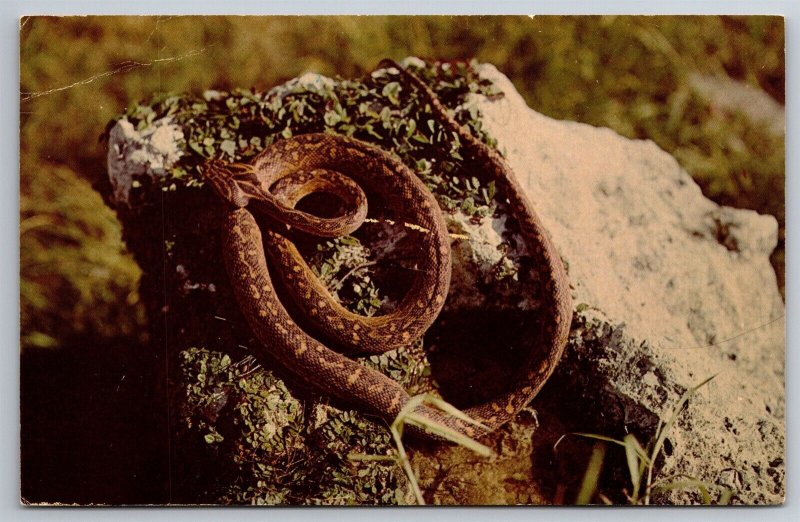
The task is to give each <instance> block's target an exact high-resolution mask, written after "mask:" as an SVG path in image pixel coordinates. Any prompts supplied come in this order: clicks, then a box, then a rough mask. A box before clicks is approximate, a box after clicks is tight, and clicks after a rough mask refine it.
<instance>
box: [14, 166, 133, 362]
mask: <svg viewBox="0 0 800 522" xmlns="http://www.w3.org/2000/svg"><path fill="white" fill-rule="evenodd" d="M40 175H41V176H46V177H47V182H46V183H41V182H36V181H35V180H34V179H32V178H30V177H23V178H22V180H21V191H22V197H21V198H20V305H21V311H20V312H21V314H20V315H21V317H20V320H21V330H22V348H23V349H26V348H57V347H64V345H65V344H67V343H68V341H70V340H75V339H77V338H78V337H80V336H84V338H85V339H94V340H95V341H99V342H110V341H111V340H114V339H119V338H128V339H131V340H133V341H134V342H136V341H138V340H141V339H142V335H143V334H142V331H143V326H144V310H143V308H142V306H141V304H140V302H139V293H138V291H137V288H136V284H137V281H138V280H139V275H140V271H139V268H138V267H137V266H136V265H135V264H133V263H132V262H131V261H130V259H129V258H128V257H127V256H126V255H125V253H124V248H123V245H122V240H121V238H120V231H119V225H118V223H117V221H116V219H115V216H114V214H113V212H111V211H110V210H109V209H108V208H107V207H105V205H103V202H102V200H101V199H100V197H99V196H98V194H97V193H96V192H95V191H94V190H92V187H91V186H89V184H88V183H87V182H86V181H85V180H82V179H80V178H79V177H78V176H77V175H76V174H75V173H74V172H72V171H71V170H70V169H68V168H66V167H59V166H56V165H51V164H43V165H42V171H41V172H40Z"/></svg>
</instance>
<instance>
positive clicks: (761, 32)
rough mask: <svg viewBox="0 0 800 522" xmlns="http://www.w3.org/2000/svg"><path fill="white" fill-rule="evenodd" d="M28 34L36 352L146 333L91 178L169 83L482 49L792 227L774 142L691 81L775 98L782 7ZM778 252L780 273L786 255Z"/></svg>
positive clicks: (73, 24) (360, 69) (519, 81)
mask: <svg viewBox="0 0 800 522" xmlns="http://www.w3.org/2000/svg"><path fill="white" fill-rule="evenodd" d="M20 41H21V91H22V92H23V93H34V94H31V95H25V94H23V98H22V100H23V101H22V102H21V154H22V173H21V175H22V180H21V224H22V230H21V256H22V260H21V264H22V266H21V276H22V286H21V294H22V295H21V305H22V338H23V346H26V347H27V346H38V347H55V346H59V345H63V344H64V343H70V342H74V341H75V337H76V336H77V337H79V338H80V337H81V336H83V335H90V336H92V337H93V338H98V339H106V338H115V339H118V338H130V337H131V336H133V337H134V338H136V337H137V334H136V331H137V330H138V329H139V328H140V327H141V324H142V323H141V321H142V317H141V313H140V312H139V311H138V310H137V309H136V306H135V305H136V303H137V300H138V295H137V293H136V282H137V277H138V273H137V269H136V267H135V265H134V264H133V263H132V262H131V260H130V258H129V257H126V256H125V255H124V254H123V249H122V246H121V244H120V239H119V231H118V226H117V224H116V222H115V220H114V217H113V215H112V214H111V213H110V212H109V211H108V210H107V209H106V208H104V206H103V204H102V203H101V201H100V200H99V199H98V197H97V196H95V195H94V194H93V191H92V190H91V188H90V186H89V185H88V184H87V183H86V180H88V181H90V182H92V181H94V180H95V179H96V177H97V176H99V175H101V170H100V169H101V168H102V161H103V156H104V152H105V151H104V150H103V147H102V145H101V144H100V143H98V136H99V135H100V133H101V132H102V131H103V129H104V127H105V124H106V122H107V121H108V120H110V119H111V118H113V117H114V116H115V115H117V114H118V113H120V112H122V111H124V110H125V108H126V107H128V106H129V105H130V104H132V103H136V102H137V101H139V100H141V99H144V98H147V97H149V96H151V95H152V94H153V93H155V92H161V91H188V90H194V91H201V90H204V89H207V88H210V87H217V88H226V87H251V86H252V87H256V88H261V89H265V88H269V87H271V86H273V85H274V84H276V83H277V82H280V81H282V80H285V79H288V78H291V77H293V76H296V75H297V74H299V73H302V72H304V71H316V72H320V73H323V74H327V75H341V76H353V75H359V74H363V73H364V72H365V71H368V70H370V68H372V67H374V66H375V65H376V63H377V62H378V61H379V60H380V59H381V58H383V57H387V56H388V57H393V58H402V57H404V56H407V55H416V56H421V57H429V58H437V59H450V58H464V57H470V56H475V57H477V58H478V59H479V60H481V61H488V62H491V63H493V64H495V65H496V66H497V67H498V68H499V69H500V70H501V71H502V72H504V73H506V74H507V75H508V76H509V77H510V78H511V79H512V80H513V82H514V84H515V85H516V86H517V88H518V89H519V90H520V92H521V93H522V94H523V95H524V96H525V98H526V99H527V101H528V103H529V104H530V106H531V107H533V108H534V109H536V110H537V111H540V112H542V113H544V114H547V115H550V116H553V117H556V118H563V119H571V120H578V121H584V122H587V123H591V124H593V125H601V126H609V127H611V128H613V129H615V130H617V131H618V132H620V133H622V134H623V135H626V136H630V137H636V138H650V139H653V140H655V141H656V143H658V144H659V145H660V146H661V147H663V148H664V149H666V150H668V151H670V152H672V153H673V154H675V155H676V157H677V158H678V159H679V161H680V162H681V163H682V164H683V166H684V167H685V168H686V169H687V170H688V171H689V172H690V173H691V174H692V175H693V176H694V177H695V178H696V179H697V180H698V181H700V183H701V185H702V186H703V187H704V190H705V192H706V193H707V194H708V195H709V196H711V197H712V198H714V199H716V200H717V201H720V202H723V203H726V204H731V205H736V206H746V207H750V208H755V209H757V210H759V211H761V212H767V213H771V214H774V215H776V216H777V217H778V219H779V220H780V221H781V223H783V213H784V210H783V209H784V202H783V179H784V172H783V165H784V164H783V140H782V138H775V137H772V136H770V135H769V134H768V133H766V132H764V131H763V129H761V128H760V126H759V125H758V124H755V123H752V122H750V121H749V120H748V119H747V118H745V117H742V115H740V114H736V113H729V112H727V111H720V110H718V109H717V108H716V107H714V106H713V105H712V104H710V103H709V102H707V101H706V100H705V99H703V98H701V97H699V96H698V95H696V94H695V93H694V91H693V90H692V89H691V87H690V86H689V82H688V78H689V76H690V75H691V74H692V73H701V74H707V75H714V76H717V77H723V78H732V79H735V80H738V81H741V82H745V83H747V84H750V85H752V86H755V87H757V88H759V89H763V90H764V91H766V92H767V93H768V94H769V95H770V96H772V97H773V98H774V99H775V100H777V101H778V102H781V103H782V102H783V96H784V87H783V75H784V56H783V48H784V37H783V21H782V19H780V18H776V17H748V18H718V17H565V18H553V17H535V18H532V19H531V18H528V17H332V18H326V17H313V18H312V17H265V18H254V17H88V18H86V17H69V18H31V19H24V20H23V22H22V28H21V31H20ZM175 57H178V58H177V59H174V60H171V58H175ZM114 71H117V72H116V73H114ZM72 84H74V85H73V86H72V87H68V88H64V87H67V86H69V85H72ZM52 89H56V90H55V91H53V92H50V93H49V94H41V93H43V92H46V91H49V90H52ZM58 89H62V90H58ZM29 96H33V97H32V98H30V99H27V98H28V97H29ZM779 254H780V253H779ZM775 262H776V266H777V268H778V269H779V274H780V275H781V276H782V264H783V262H782V256H780V255H777V256H775Z"/></svg>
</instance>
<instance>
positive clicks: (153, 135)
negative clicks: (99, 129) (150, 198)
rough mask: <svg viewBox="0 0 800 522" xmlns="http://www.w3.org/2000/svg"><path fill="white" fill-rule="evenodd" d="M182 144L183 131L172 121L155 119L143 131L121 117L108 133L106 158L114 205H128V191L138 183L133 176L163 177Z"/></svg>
mask: <svg viewBox="0 0 800 522" xmlns="http://www.w3.org/2000/svg"><path fill="white" fill-rule="evenodd" d="M182 141H183V131H182V130H181V128H180V127H179V126H178V125H175V124H174V123H173V121H172V118H162V119H160V120H155V121H153V122H152V123H151V124H150V125H148V126H146V127H145V128H144V129H136V128H135V127H134V126H133V124H132V123H131V122H129V121H128V120H127V118H125V117H123V118H121V119H120V120H119V121H118V122H117V123H116V125H114V127H112V128H111V131H110V132H109V134H108V153H107V155H106V165H107V168H108V177H109V180H110V181H111V186H112V188H113V191H114V192H113V195H114V202H115V203H116V204H121V205H127V204H128V196H129V194H130V191H131V188H133V187H135V184H136V183H139V181H138V180H137V179H136V178H137V177H140V176H147V177H150V178H151V179H154V178H157V177H159V176H164V175H166V173H167V171H168V170H169V168H170V167H172V166H173V165H174V164H175V162H176V161H178V159H179V158H180V157H181V155H182V154H183V151H182V150H181V142H182Z"/></svg>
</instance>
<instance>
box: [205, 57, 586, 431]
mask: <svg viewBox="0 0 800 522" xmlns="http://www.w3.org/2000/svg"><path fill="white" fill-rule="evenodd" d="M380 66H382V67H386V68H395V69H397V71H398V73H399V74H401V75H402V76H403V77H404V78H405V79H406V80H407V81H408V82H409V83H410V84H411V85H412V86H413V88H414V89H416V90H417V91H418V92H419V94H420V95H421V96H422V100H423V102H424V103H427V104H429V105H430V107H431V108H432V111H433V115H434V116H435V117H436V118H437V119H438V121H440V122H441V123H442V125H443V126H444V128H445V129H446V130H447V131H450V132H453V133H455V134H456V135H457V136H458V137H459V139H460V141H461V143H462V151H463V152H462V156H463V157H464V163H465V165H467V164H468V165H470V168H471V169H477V170H480V171H482V172H483V173H484V174H485V175H486V176H487V177H488V178H489V179H490V180H494V181H495V183H496V186H497V189H498V194H500V195H502V196H504V197H505V198H506V202H507V205H508V208H509V211H510V212H511V213H512V215H513V217H514V218H515V219H516V220H517V222H518V223H519V228H520V235H521V236H522V237H523V238H524V241H525V244H526V247H527V250H528V252H529V254H530V256H531V257H532V259H533V263H534V266H535V267H536V268H537V269H538V271H539V272H540V278H541V282H542V285H541V288H542V289H543V293H544V295H542V296H541V299H542V303H543V305H542V308H541V310H540V311H539V312H538V313H540V314H544V315H543V317H544V318H545V320H544V321H542V323H543V325H542V327H541V334H540V336H539V339H535V340H532V341H531V355H530V356H529V357H528V362H529V366H528V367H527V368H526V369H525V371H524V372H521V375H520V377H519V378H518V379H517V381H516V383H515V384H514V386H513V387H511V390H510V391H508V392H505V393H503V394H502V395H500V396H498V397H495V398H494V399H493V400H491V401H489V402H487V403H485V404H481V405H477V406H473V407H469V408H467V409H465V410H464V413H466V414H467V415H468V416H469V417H471V418H472V419H474V420H476V421H478V422H480V423H481V424H482V425H483V426H484V427H485V428H484V427H476V426H472V425H470V424H467V423H465V422H463V421H461V420H459V419H457V418H455V417H453V416H451V415H448V414H446V413H443V412H440V411H438V410H436V409H433V408H431V407H428V406H425V405H423V406H419V407H418V408H417V410H415V413H419V414H421V415H424V416H425V417H427V418H429V419H430V420H433V421H435V422H439V423H441V424H444V425H446V426H448V427H450V428H452V429H455V430H457V431H459V432H461V433H464V434H466V435H468V436H473V437H474V436H479V435H482V434H484V433H486V432H487V431H491V430H494V429H495V428H497V427H498V426H500V425H502V424H503V423H505V422H507V421H509V420H510V419H512V418H513V417H514V415H515V414H516V413H517V412H518V411H519V410H520V409H521V408H522V407H524V406H525V405H526V404H527V403H528V402H529V401H530V400H531V399H532V398H533V397H534V396H535V395H536V394H537V393H538V392H539V390H540V389H541V387H542V386H543V385H544V383H545V381H546V380H547V378H548V377H549V376H550V374H551V373H552V372H553V370H554V369H555V366H556V364H557V363H558V361H559V359H560V358H561V354H562V352H563V350H564V346H565V344H566V341H567V337H568V334H569V328H570V323H571V318H572V301H571V297H570V294H569V283H568V281H567V277H566V273H565V270H564V266H563V264H562V262H561V259H560V257H559V256H558V253H557V252H556V250H555V248H554V247H553V245H552V243H551V241H550V239H549V236H548V234H547V232H546V231H545V229H544V227H543V225H542V223H541V221H540V220H539V218H538V216H537V215H536V213H535V212H534V210H533V208H532V206H531V204H530V202H529V201H528V200H527V198H526V197H525V195H524V193H523V190H522V188H521V187H520V186H519V184H518V183H517V181H516V179H515V177H514V174H513V172H512V171H511V169H510V167H509V166H508V164H507V163H506V162H505V160H504V159H503V158H502V157H501V156H500V155H499V154H498V153H497V152H496V151H494V150H493V149H491V148H490V147H488V146H487V145H485V144H484V143H482V142H481V141H479V140H478V139H477V138H475V137H474V136H473V135H472V134H470V132H469V131H468V130H466V129H465V128H464V127H462V126H461V125H460V124H458V123H457V122H456V121H455V120H453V118H452V117H451V116H450V115H449V114H448V113H447V110H446V109H445V108H444V106H442V104H441V103H440V102H439V100H438V99H437V97H436V95H435V94H434V93H433V92H432V91H431V90H430V88H429V87H428V86H427V85H426V84H424V83H423V82H422V81H421V80H420V79H419V78H417V77H416V76H415V75H414V74H412V73H410V72H408V71H405V70H404V69H402V68H401V67H400V66H399V65H397V64H396V63H394V62H391V61H388V60H384V61H383V62H381V65H380ZM202 170H203V175H204V177H205V179H206V181H208V182H209V184H210V185H211V186H212V187H214V189H215V190H216V192H217V193H218V194H219V196H221V197H222V198H223V199H224V200H225V201H226V202H227V203H228V205H227V210H226V212H225V214H224V218H223V219H224V221H223V223H222V231H223V256H224V259H225V264H226V267H227V271H228V274H229V277H230V280H231V284H232V285H233V287H234V292H235V294H236V298H237V300H238V302H239V305H240V308H241V309H242V311H243V312H244V315H245V317H246V319H247V322H248V324H249V325H250V327H251V329H252V330H253V332H254V334H255V335H256V337H257V338H258V340H259V341H260V343H261V344H263V346H264V347H265V348H266V349H267V350H269V351H270V353H271V354H272V355H273V356H274V357H275V358H276V359H277V360H278V361H280V362H281V363H282V364H283V365H285V366H286V368H287V369H289V370H290V371H292V372H293V373H294V374H296V375H298V376H299V377H300V378H302V379H304V380H305V381H307V382H309V383H310V384H312V385H314V386H315V387H317V388H318V389H319V390H321V391H322V392H325V393H329V394H332V395H335V396H337V397H339V398H341V399H344V400H346V401H347V402H350V403H355V404H356V405H357V406H359V407H361V408H362V409H364V410H366V411H368V412H371V413H376V414H379V415H381V416H382V417H384V418H385V419H387V420H389V421H391V420H392V419H393V418H394V417H395V416H396V415H397V414H398V413H399V412H400V410H401V409H402V408H403V406H404V405H405V404H406V403H407V402H408V400H409V398H410V397H409V395H408V393H407V392H406V391H405V390H404V389H403V388H402V387H401V386H400V385H399V384H398V383H397V382H395V381H393V380H392V379H390V378H389V377H387V376H385V375H383V374H381V373H380V372H378V371H375V370H372V369H368V368H366V367H365V366H363V365H361V364H359V363H358V362H356V361H354V360H353V359H351V358H349V357H346V356H345V355H342V354H340V353H338V352H336V351H334V350H333V349H331V348H329V347H327V346H326V345H325V344H323V343H322V342H320V341H319V340H317V339H316V338H314V337H312V336H311V335H309V334H308V333H306V332H305V331H304V330H303V329H301V328H300V327H299V326H298V325H297V324H296V323H295V321H294V320H292V318H291V317H290V315H289V313H288V312H287V310H286V308H285V307H284V305H283V304H282V303H281V301H280V299H279V298H278V296H277V295H276V292H275V288H274V287H273V283H272V280H271V276H270V271H269V269H268V268H267V256H266V255H265V251H266V254H267V255H268V256H269V260H270V263H271V265H272V266H273V271H274V272H278V273H279V274H280V275H279V277H281V280H282V282H283V283H284V284H285V285H286V286H285V287H286V289H287V293H288V294H289V295H291V296H292V299H293V300H294V301H295V303H296V305H297V308H298V309H299V310H301V311H302V313H303V314H305V315H306V316H307V317H306V319H307V320H309V321H311V322H313V324H314V326H315V328H316V330H317V331H318V332H319V333H320V335H319V337H323V338H325V339H326V343H328V344H332V345H335V346H336V347H337V348H338V349H340V350H342V351H346V350H348V349H349V351H351V352H360V353H364V352H368V353H380V352H384V351H386V350H389V349H392V348H396V347H400V346H404V345H408V344H409V343H410V342H412V341H413V340H415V339H417V338H419V337H421V336H422V335H423V334H424V333H425V331H426V330H427V328H428V327H429V326H430V325H431V324H432V323H433V321H434V320H435V319H436V317H437V316H438V314H439V312H440V311H441V309H442V306H443V305H444V301H445V298H446V296H447V291H448V287H449V283H450V270H451V269H450V238H449V236H448V233H447V228H446V225H445V223H444V219H443V216H442V213H441V211H440V209H439V207H438V205H437V203H436V200H435V199H434V197H433V195H432V194H431V193H430V192H429V191H428V189H427V188H426V187H425V185H424V184H423V183H422V181H420V180H419V179H418V178H417V176H416V175H414V173H413V172H412V171H411V170H410V169H409V168H408V167H407V166H406V165H404V164H403V163H402V162H401V161H400V160H399V159H398V158H396V157H395V156H394V155H392V154H389V153H387V152H385V151H383V150H381V149H379V148H377V147H375V146H372V145H369V144H366V143H364V142H361V141H359V140H356V139H353V138H346V137H342V136H336V135H331V134H306V135H302V136H298V137H295V138H291V139H287V140H283V141H280V142H277V143H275V144H273V145H271V146H269V147H268V148H266V149H265V150H264V151H262V152H261V153H260V154H259V155H258V156H256V158H255V159H254V160H253V161H252V163H249V164H240V163H225V162H222V161H219V160H210V161H208V162H207V163H206V164H205V165H204V166H203V168H202ZM345 173H346V175H345ZM348 176H349V177H348ZM362 187H363V188H362ZM365 191H366V192H369V193H371V194H380V195H381V198H382V200H383V201H382V202H383V203H384V204H385V206H386V208H387V209H388V210H389V211H390V212H393V213H395V214H396V215H398V216H400V219H402V220H404V221H405V222H407V223H412V224H415V225H417V226H418V228H416V229H415V230H417V231H416V232H415V237H414V240H415V242H416V243H415V244H416V245H417V249H416V251H417V252H418V257H417V269H418V270H416V271H415V273H416V275H415V277H414V280H413V282H412V284H411V288H410V289H409V290H408V291H407V293H406V294H405V296H404V297H403V298H402V300H401V302H400V303H399V305H398V306H397V308H396V309H395V310H394V311H393V312H391V313H390V314H387V315H381V316H376V317H365V316H360V315H357V314H353V313H351V312H349V311H348V310H346V309H344V307H342V306H341V305H340V304H339V303H338V301H337V300H336V299H335V298H334V297H333V296H332V295H331V294H330V293H329V292H328V290H327V289H326V288H325V287H324V286H323V285H322V283H321V282H320V281H319V279H318V278H317V277H316V276H315V275H314V273H313V272H312V271H311V269H310V268H309V266H308V264H307V263H306V262H305V261H304V259H303V258H302V256H301V255H300V253H299V251H298V250H297V248H296V246H295V245H294V243H293V242H292V241H291V240H289V239H288V238H287V237H286V235H287V234H286V233H285V232H286V231H287V230H288V229H289V228H295V229H298V230H301V231H303V232H307V233H310V234H314V235H317V236H323V237H333V236H337V235H342V234H349V233H351V232H352V231H354V230H355V229H356V228H358V227H359V226H360V225H361V223H362V222H363V220H364V218H365V216H366V209H367V202H366V196H365ZM313 192H328V193H332V194H334V195H335V196H337V197H338V198H339V199H341V200H342V201H343V202H345V204H346V205H347V206H348V210H347V211H346V212H345V213H344V215H341V216H338V217H334V218H320V217H317V216H314V215H311V214H308V213H306V212H302V211H300V210H297V209H295V208H294V205H295V204H296V203H297V202H298V201H299V200H300V199H302V198H303V197H305V196H306V195H308V194H310V193H313ZM251 211H252V212H251ZM253 212H255V213H257V214H259V215H264V216H267V217H268V218H269V219H271V220H272V223H273V224H274V226H270V227H269V229H267V230H266V231H265V233H264V234H263V236H262V232H261V229H260V227H259V225H258V224H257V223H256V220H255V217H254V215H253ZM420 227H421V228H420ZM276 267H278V268H280V270H276V269H275V268H276Z"/></svg>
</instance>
